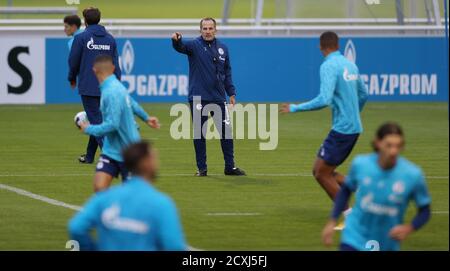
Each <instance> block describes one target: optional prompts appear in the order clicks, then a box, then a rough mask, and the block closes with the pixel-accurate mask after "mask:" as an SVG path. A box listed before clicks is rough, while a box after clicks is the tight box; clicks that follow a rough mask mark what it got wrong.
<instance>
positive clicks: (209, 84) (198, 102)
mask: <svg viewBox="0 0 450 271" xmlns="http://www.w3.org/2000/svg"><path fill="white" fill-rule="evenodd" d="M216 32H217V29H216V21H215V20H214V19H213V18H210V17H207V18H203V19H202V20H201V21H200V33H201V36H200V37H198V38H196V39H194V40H190V41H183V40H182V37H181V34H180V33H179V32H176V33H173V35H172V46H173V48H174V49H175V50H176V51H177V52H180V53H182V54H186V55H187V56H188V60H189V97H188V99H189V103H190V106H191V114H192V116H195V115H197V113H199V114H200V116H201V118H200V120H201V121H200V123H197V122H199V121H197V118H194V117H193V122H194V125H193V126H194V147H195V158H196V160H197V168H198V171H197V173H196V176H207V165H206V140H205V133H206V129H204V128H203V127H204V124H205V123H206V122H207V121H208V114H211V116H212V117H213V120H214V123H215V125H216V127H217V129H218V131H219V133H220V135H221V137H220V144H221V147H222V153H223V157H224V160H225V170H224V173H225V175H235V176H241V175H245V172H244V171H243V170H241V169H239V168H237V167H235V164H234V150H233V139H232V136H231V135H232V132H231V126H230V125H231V123H230V120H229V114H228V107H227V103H226V102H227V97H226V96H227V95H228V96H229V97H230V104H231V105H232V106H234V104H235V103H236V90H235V87H234V84H233V80H232V78H231V63H230V56H229V52H228V48H227V46H226V45H225V44H224V43H222V42H221V41H220V40H218V39H216ZM213 107H216V108H217V109H218V110H217V111H219V113H221V114H216V113H217V112H216V113H215V112H214V111H212V110H211V109H212V108H213ZM217 115H220V116H217Z"/></svg>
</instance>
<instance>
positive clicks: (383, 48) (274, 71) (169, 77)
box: [46, 37, 448, 103]
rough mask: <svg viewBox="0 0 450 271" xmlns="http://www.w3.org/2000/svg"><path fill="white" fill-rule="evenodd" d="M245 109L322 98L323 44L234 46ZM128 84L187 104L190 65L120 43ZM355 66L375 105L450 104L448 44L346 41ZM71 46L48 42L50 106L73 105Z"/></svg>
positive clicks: (149, 42) (163, 47) (137, 43)
mask: <svg viewBox="0 0 450 271" xmlns="http://www.w3.org/2000/svg"><path fill="white" fill-rule="evenodd" d="M222 40H223V41H224V42H225V43H226V44H227V45H228V47H229V50H230V59H231V64H232V68H233V79H234V83H235V85H236V89H237V93H238V94H237V98H238V100H239V101H241V102H284V101H305V100H308V99H311V98H313V97H315V96H316V95H317V94H318V92H319V67H320V64H321V63H322V61H323V57H322V55H321V53H320V51H319V48H318V39H317V38H226V39H222ZM117 43H118V48H119V52H118V53H119V55H120V62H121V68H122V75H123V77H122V81H123V82H124V85H125V86H126V87H127V88H128V90H129V92H130V93H131V94H132V95H133V96H134V97H135V98H136V99H137V100H138V101H140V102H185V101H186V100H187V94H188V85H189V79H188V61H187V57H186V56H185V55H182V54H179V53H177V52H176V51H175V50H174V49H173V48H172V44H171V41H170V39H163V38H129V39H128V38H119V39H117ZM340 46H341V52H342V53H343V54H345V56H346V57H348V58H349V59H351V60H352V61H355V62H356V64H357V65H358V67H359V69H360V73H361V76H362V78H363V80H364V81H365V83H366V84H367V87H368V89H369V94H370V100H371V101H447V100H448V81H447V80H448V79H447V78H448V75H447V74H446V62H445V39H444V38H436V37H401V38H400V37H399V38H395V37H389V38H387V37H355V38H348V37H347V38H342V39H341V44H340ZM68 54H69V52H68V49H67V39H60V38H48V39H47V40H46V69H47V70H46V103H73V102H79V101H80V98H79V96H78V93H77V92H76V91H73V90H71V89H70V86H69V83H68V82H67V72H68V67H67V66H68V64H67V58H68Z"/></svg>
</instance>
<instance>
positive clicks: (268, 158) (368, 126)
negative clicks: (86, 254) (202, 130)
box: [0, 102, 449, 250]
mask: <svg viewBox="0 0 450 271" xmlns="http://www.w3.org/2000/svg"><path fill="white" fill-rule="evenodd" d="M447 106H448V105H447V104H446V103H371V102H369V103H368V105H367V106H366V108H365V110H364V112H363V124H364V126H365V132H364V134H363V135H362V136H361V138H360V140H359V142H358V144H357V146H356V148H355V150H354V151H353V156H354V155H355V154H358V153H364V152H368V151H370V141H371V139H372V136H373V133H374V130H375V129H376V127H377V126H378V125H379V124H381V123H382V122H384V121H386V120H394V121H397V122H399V123H400V124H401V125H402V126H403V128H404V130H405V133H406V150H405V156H406V157H407V158H409V159H410V160H412V161H413V162H415V163H417V164H419V165H420V166H421V167H422V168H423V170H424V172H425V174H426V176H427V182H428V186H429V189H430V192H431V196H432V200H433V202H432V210H433V215H432V218H431V221H430V223H429V224H427V225H426V226H425V227H424V228H423V229H422V230H420V231H419V232H417V233H415V234H413V235H412V236H411V238H410V239H408V240H407V241H406V242H405V243H404V244H403V247H402V249H404V250H448V249H449V241H448V240H449V238H448V231H449V224H448V223H449V218H448V215H449V214H448V203H449V187H448V182H449V178H448V172H449V168H448V162H449V161H448V160H449V148H448V147H449V146H448V136H449V135H448V131H449V127H448V111H447V108H448V107H447ZM145 109H146V110H147V111H148V112H150V114H153V115H156V116H158V117H159V118H160V120H161V122H162V127H161V130H159V131H155V130H152V129H150V128H149V127H147V126H144V124H143V123H142V122H140V125H141V132H142V136H143V138H145V139H150V140H152V141H153V142H154V144H155V146H156V147H157V148H158V149H159V153H160V158H161V171H160V178H159V179H158V182H157V186H158V188H159V189H161V190H162V191H164V192H166V193H168V194H169V195H171V196H172V197H173V198H174V200H175V201H176V203H177V205H178V208H179V211H180V213H181V218H182V223H183V226H184V231H185V234H186V237H187V240H188V242H189V244H190V245H191V246H193V247H196V248H200V249H205V250H323V249H325V248H324V247H323V246H322V244H321V240H320V233H321V230H322V227H323V225H324V223H325V221H326V219H327V216H328V214H329V212H330V208H331V201H330V200H329V199H328V197H327V196H326V194H325V192H324V191H323V190H322V189H321V188H320V187H319V185H318V184H317V183H316V182H315V181H314V179H313V178H312V176H311V165H312V163H313V160H314V158H315V153H316V151H317V149H318V148H319V146H320V144H321V142H322V140H323V139H324V137H325V136H326V134H327V132H328V130H329V128H330V122H331V120H330V112H329V110H323V111H319V112H311V113H299V114H290V115H282V116H279V144H278V148H277V149H276V150H275V151H260V150H259V149H258V144H259V141H258V140H237V141H235V156H236V161H237V165H238V166H239V167H242V168H243V169H245V170H246V171H247V173H248V174H249V176H247V177H229V176H224V175H223V159H222V154H221V151H220V145H219V142H218V140H214V141H209V142H208V162H209V163H208V166H209V168H208V173H209V174H210V176H209V177H207V178H195V177H193V174H194V171H195V168H196V167H195V159H194V150H193V146H192V142H191V141H190V140H179V141H175V140H173V139H172V138H171V137H170V134H169V128H170V123H171V121H173V120H174V119H175V118H174V117H170V116H169V109H170V105H169V104H146V105H145ZM81 110H82V108H81V105H45V106H4V105H3V106H0V127H2V128H1V131H2V132H1V133H0V142H1V144H0V206H1V208H0V250H30V249H31V250H65V244H66V241H67V240H68V236H67V232H66V225H67V221H68V220H69V218H70V217H71V216H72V215H73V214H74V211H73V210H71V209H69V208H67V207H64V206H55V205H51V204H49V203H47V202H43V201H41V200H37V199H32V198H30V196H33V195H32V194H27V193H25V192H23V191H22V190H25V191H28V192H30V193H33V194H36V195H40V196H45V197H47V198H51V199H55V200H58V201H61V202H64V203H67V204H72V205H77V206H80V205H82V204H83V203H84V202H85V201H86V200H87V199H88V198H89V197H90V195H91V194H92V176H93V173H94V167H95V166H94V165H82V164H79V163H78V161H77V157H78V156H79V155H80V154H82V153H83V152H84V148H85V145H86V142H87V136H85V135H82V134H81V133H80V132H79V131H77V129H76V128H75V126H74V124H73V121H72V119H73V116H74V114H75V113H76V112H78V111H81ZM353 156H352V157H353ZM348 165H349V160H347V162H346V163H345V164H344V165H343V167H342V168H341V171H342V172H343V173H345V172H346V169H347V167H348ZM116 183H117V181H116ZM14 188H20V189H22V190H20V191H17V192H21V193H22V194H17V193H16V192H13V191H11V190H12V189H14ZM414 213H415V208H414V206H413V205H410V208H409V210H408V216H407V219H411V217H412V216H413V215H414ZM337 237H338V235H337V236H336V238H335V243H336V244H337V241H338V238H337ZM330 249H335V247H333V248H330Z"/></svg>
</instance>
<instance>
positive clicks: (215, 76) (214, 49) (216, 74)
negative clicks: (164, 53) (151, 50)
mask: <svg viewBox="0 0 450 271" xmlns="http://www.w3.org/2000/svg"><path fill="white" fill-rule="evenodd" d="M172 45H173V48H174V49H175V50H177V51H178V52H180V53H182V54H186V55H188V58H189V101H192V99H193V96H201V99H202V101H207V102H220V103H222V102H225V101H226V94H228V96H233V95H236V90H235V87H234V85H233V80H232V78H231V64H230V56H229V53H228V48H227V46H226V45H225V44H223V43H222V42H220V41H219V40H218V39H214V40H213V41H211V42H209V41H205V40H203V38H202V37H201V36H200V37H198V38H196V39H193V40H189V41H183V40H181V39H180V40H178V41H173V40H172Z"/></svg>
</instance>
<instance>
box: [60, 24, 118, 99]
mask: <svg viewBox="0 0 450 271" xmlns="http://www.w3.org/2000/svg"><path fill="white" fill-rule="evenodd" d="M103 54H106V55H110V56H112V58H113V62H114V66H116V70H115V71H114V73H115V74H116V77H117V78H118V79H119V80H120V75H121V72H120V67H119V61H118V54H117V45H116V41H115V40H114V38H113V36H112V35H111V34H109V33H108V32H107V31H106V29H105V27H103V26H102V25H98V24H96V25H89V26H88V27H87V28H86V29H85V31H84V32H83V33H81V34H79V35H77V36H75V39H74V41H73V44H72V49H71V50H70V55H69V76H68V80H69V81H75V80H76V78H77V76H78V91H79V93H80V95H86V96H100V90H99V87H98V81H97V78H96V77H95V74H94V72H93V71H92V64H93V63H94V60H95V57H96V56H98V55H103Z"/></svg>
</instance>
